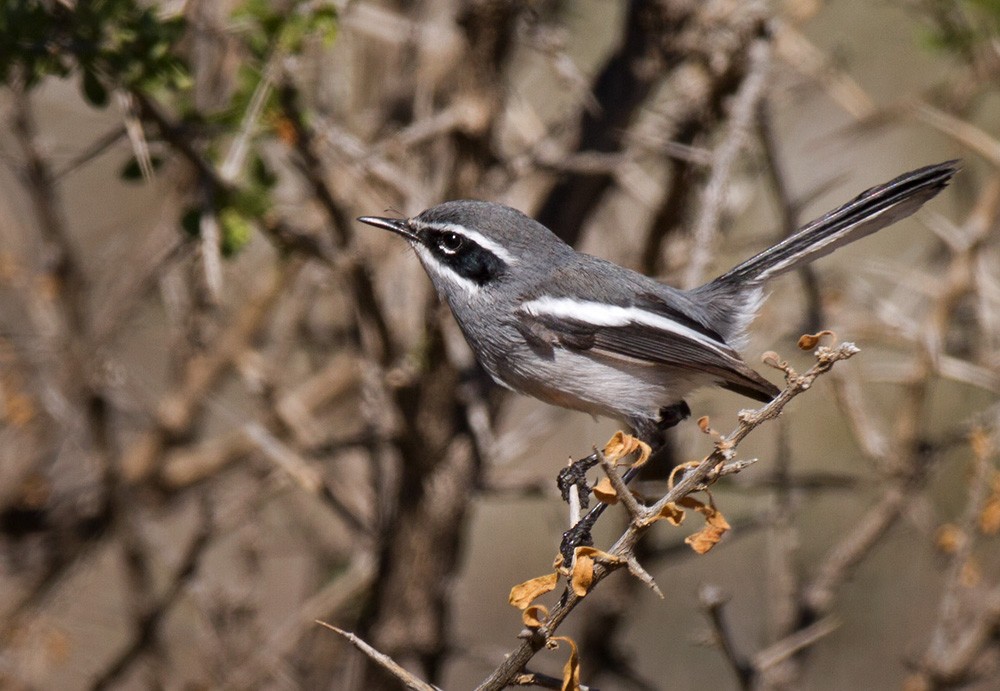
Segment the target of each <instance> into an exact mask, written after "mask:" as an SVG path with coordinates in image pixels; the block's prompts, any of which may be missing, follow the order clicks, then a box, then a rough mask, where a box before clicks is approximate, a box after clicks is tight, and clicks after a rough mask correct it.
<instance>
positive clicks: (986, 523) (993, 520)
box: [979, 495, 1000, 535]
mask: <svg viewBox="0 0 1000 691" xmlns="http://www.w3.org/2000/svg"><path fill="white" fill-rule="evenodd" d="M979 531H980V532H981V533H982V534H983V535H996V534H997V533H1000V496H997V495H993V496H992V497H990V498H989V499H988V500H986V506H984V507H983V510H982V511H981V512H980V514H979Z"/></svg>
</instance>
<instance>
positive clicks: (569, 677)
mask: <svg viewBox="0 0 1000 691" xmlns="http://www.w3.org/2000/svg"><path fill="white" fill-rule="evenodd" d="M549 640H550V641H551V642H553V643H554V642H555V641H564V642H565V643H566V645H568V646H569V649H570V653H569V659H568V660H566V664H565V665H563V681H562V687H561V691H580V653H579V651H578V650H577V649H576V643H575V642H574V641H573V639H572V638H570V637H569V636H553V637H552V638H550V639H549Z"/></svg>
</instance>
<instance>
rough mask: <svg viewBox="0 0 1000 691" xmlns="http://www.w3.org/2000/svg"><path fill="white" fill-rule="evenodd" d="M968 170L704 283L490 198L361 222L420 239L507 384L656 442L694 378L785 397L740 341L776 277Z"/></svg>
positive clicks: (847, 216) (801, 234)
mask: <svg viewBox="0 0 1000 691" xmlns="http://www.w3.org/2000/svg"><path fill="white" fill-rule="evenodd" d="M957 170H958V162H957V161H948V162H946V163H940V164H937V165H933V166H927V167H925V168H920V169H918V170H914V171H912V172H909V173H906V174H905V175H901V176H900V177H898V178H896V179H895V180H892V181H890V182H887V183H885V184H883V185H879V186H877V187H873V188H872V189H870V190H868V191H866V192H864V193H862V194H861V195H860V196H858V197H856V198H855V199H853V200H852V201H850V202H848V203H847V204H844V205H843V206H841V207H840V208H838V209H835V210H834V211H831V212H830V213H828V214H826V215H825V216H823V217H821V218H819V219H817V220H815V221H813V222H812V223H810V224H808V225H806V226H805V227H803V228H802V229H801V230H799V231H798V232H796V233H795V234H794V235H792V236H790V237H788V238H787V239H785V240H783V241H782V242H780V243H778V244H776V245H774V246H773V247H770V248H768V249H766V250H764V251H763V252H761V253H760V254H757V255H756V256H754V257H751V258H750V259H748V260H746V261H745V262H743V263H742V264H739V265H738V266H736V267H735V268H733V269H731V270H730V271H728V272H726V273H724V274H722V275H721V276H719V277H718V278H716V279H715V280H713V281H711V282H709V283H706V284H705V285H703V286H701V287H699V288H695V289H694V290H679V289H677V288H672V287H671V286H668V285H665V284H663V283H660V282H658V281H656V280H654V279H652V278H649V277H647V276H643V275H642V274H639V273H636V272H634V271H630V270H629V269H625V268H623V267H620V266H617V265H616V264H612V263H611V262H608V261H605V260H603V259H598V258H596V257H592V256H589V255H587V254H583V253H581V252H577V251H576V250H574V249H573V248H572V247H570V246H569V245H567V244H566V243H565V242H563V241H562V240H560V239H559V238H558V237H556V235H555V234H554V233H552V232H551V231H550V230H549V229H548V228H546V227H545V226H543V225H541V224H540V223H538V222H537V221H535V220H533V219H531V218H529V217H528V216H525V215H524V214H523V213H521V212H520V211H517V210H515V209H512V208H510V207H507V206H502V205H500V204H494V203H491V202H483V201H451V202H446V203H444V204H440V205H438V206H435V207H432V208H430V209H427V210H426V211H424V212H423V213H421V214H420V215H419V216H415V217H414V218H409V219H396V218H380V217H376V216H363V217H361V218H359V219H358V220H359V221H361V222H363V223H367V224H369V225H372V226H375V227H378V228H384V229H386V230H389V231H392V232H393V233H397V234H399V235H402V236H403V237H404V238H406V239H407V240H408V241H409V243H410V245H411V246H412V247H413V249H414V250H416V253H417V256H418V257H419V258H420V261H421V262H422V263H423V266H424V269H425V270H426V271H427V274H428V275H429V276H430V279H431V281H432V282H433V283H434V286H435V288H436V289H437V291H438V293H439V294H440V295H441V297H442V298H443V299H444V300H446V301H447V302H448V305H449V306H450V307H451V310H452V312H453V313H454V315H455V319H456V320H457V321H458V324H459V326H460V327H461V329H462V332H463V333H464V334H465V338H466V339H467V340H468V342H469V345H470V346H471V347H472V350H473V351H474V352H475V353H476V356H477V357H478V359H479V362H480V363H481V364H482V366H483V367H484V368H485V369H486V371H487V372H489V374H490V376H491V377H493V379H494V380H495V381H496V382H497V383H498V384H500V385H502V386H505V387H507V388H508V389H512V390H514V391H517V392H520V393H523V394H527V395H529V396H534V397H535V398H538V399H541V400H543V401H545V402H547V403H551V404H553V405H558V406H562V407H564V408H572V409H575V410H582V411H585V412H588V413H591V414H593V415H604V416H608V417H612V418H615V419H618V420H620V421H622V422H624V423H626V424H627V425H629V426H630V427H632V429H633V430H634V431H635V432H636V434H637V435H638V436H639V437H640V438H641V439H643V440H644V441H646V442H648V443H650V444H651V445H652V446H653V447H654V448H656V447H658V446H660V445H661V444H662V440H663V432H664V430H666V429H667V428H669V427H671V426H673V425H675V424H677V423H678V422H680V421H681V420H683V419H684V418H686V417H687V416H689V415H690V410H689V409H688V407H687V404H686V403H685V402H684V397H685V396H687V395H688V394H689V393H691V392H692V391H693V390H694V389H697V388H699V387H701V386H706V385H713V384H714V385H717V386H721V387H723V388H726V389H729V390H732V391H736V392H738V393H741V394H743V395H745V396H748V397H750V398H753V399H755V400H758V401H763V402H767V401H770V400H771V399H772V398H774V397H775V396H776V395H777V394H778V392H779V390H778V388H777V387H775V386H774V385H773V384H771V383H770V382H769V381H767V380H766V379H764V378H763V377H761V376H760V375H759V374H758V373H757V372H755V371H754V370H753V369H751V368H750V366H749V365H747V364H746V362H744V361H743V359H742V358H741V357H740V355H739V353H738V352H737V351H736V348H739V347H741V346H742V345H744V342H745V336H746V330H747V327H748V326H749V324H750V322H751V321H752V320H753V318H754V316H755V315H756V313H757V309H758V308H759V307H760V304H761V302H762V299H763V295H764V293H763V290H762V286H763V284H764V283H765V282H766V281H767V280H768V279H770V278H773V277H775V276H779V275H781V274H783V273H786V272H788V271H791V270H793V269H795V268H798V267H800V266H803V265H804V264H807V263H809V262H811V261H813V260H814V259H817V258H818V257H822V256H824V255H826V254H829V253H830V252H832V251H833V250H835V249H837V248H838V247H841V246H843V245H846V244H847V243H849V242H853V241H854V240H857V239H859V238H862V237H864V236H866V235H870V234H871V233H874V232H875V231H877V230H880V229H882V228H884V227H886V226H888V225H890V224H892V223H895V222H896V221H898V220H900V219H902V218H905V217H907V216H909V215H910V214H912V213H913V212H915V211H916V210H917V209H919V208H920V207H921V206H922V205H923V204H924V203H925V202H926V201H928V200H929V199H930V198H931V197H933V196H934V195H936V194H937V193H938V192H940V191H941V190H942V189H943V188H944V187H945V186H946V185H947V184H948V181H949V180H950V179H951V177H952V176H953V175H954V174H955V172H956V171H957Z"/></svg>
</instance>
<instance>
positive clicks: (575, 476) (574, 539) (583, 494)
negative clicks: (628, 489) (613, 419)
mask: <svg viewBox="0 0 1000 691" xmlns="http://www.w3.org/2000/svg"><path fill="white" fill-rule="evenodd" d="M659 412H660V419H659V420H657V421H655V422H653V421H649V420H636V421H633V422H632V427H633V428H634V429H635V432H636V433H637V435H638V436H639V438H640V439H643V441H645V442H646V443H648V444H649V445H650V447H651V448H652V449H653V453H652V455H653V456H656V455H657V453H659V452H660V451H661V450H662V449H663V447H664V445H665V436H664V432H666V430H668V429H670V428H671V427H674V426H675V425H677V424H679V423H680V422H681V421H683V420H685V419H687V418H688V417H690V416H691V409H690V408H688V405H687V403H685V402H684V401H680V402H679V403H675V404H674V405H670V406H665V407H663V408H661V409H660V411H659ZM598 460H599V459H598V456H597V454H596V453H592V454H590V455H589V456H587V457H586V458H581V459H580V460H578V461H574V462H573V463H571V464H570V465H569V466H567V467H566V468H563V469H562V470H561V471H559V477H558V479H557V483H558V484H559V491H560V492H561V493H562V497H563V501H567V502H568V501H569V489H570V487H572V486H574V485H575V486H577V487H578V488H579V495H580V505H581V506H582V507H583V508H587V506H588V504H589V498H588V495H589V493H590V489H591V488H590V486H589V485H588V484H587V478H586V473H587V471H588V470H590V469H591V468H593V467H594V466H595V465H597V462H598ZM640 470H641V468H638V467H635V466H633V467H631V468H629V469H628V470H626V471H625V474H624V475H622V480H623V481H624V482H625V484H626V485H627V484H628V483H630V482H631V481H632V480H633V479H635V476H636V475H638V474H639V471H640ZM607 507H608V505H607V504H604V503H598V504H597V506H595V507H594V508H592V509H591V510H590V511H588V512H587V515H585V516H584V517H583V518H581V519H580V520H579V521H577V522H576V524H575V525H573V527H572V528H570V529H569V530H567V531H566V532H565V533H563V536H562V542H561V543H560V545H559V553H560V554H562V557H563V561H564V563H567V564H568V563H570V562H571V561H572V559H573V553H574V552H575V551H576V548H577V547H583V546H587V547H589V546H592V545H593V544H594V537H593V535H591V530H592V529H593V527H594V524H595V523H597V519H598V518H600V517H601V514H603V513H604V510H605V509H606V508H607Z"/></svg>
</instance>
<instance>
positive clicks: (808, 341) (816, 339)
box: [798, 329, 837, 350]
mask: <svg viewBox="0 0 1000 691" xmlns="http://www.w3.org/2000/svg"><path fill="white" fill-rule="evenodd" d="M824 336H829V337H830V340H832V341H836V340H837V334H835V333H833V332H832V331H830V330H829V329H824V330H822V331H820V332H819V333H814V334H802V335H801V336H799V342H798V346H799V349H801V350H813V349H814V348H815V347H816V346H818V345H819V344H820V341H822V340H823V337H824Z"/></svg>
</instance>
